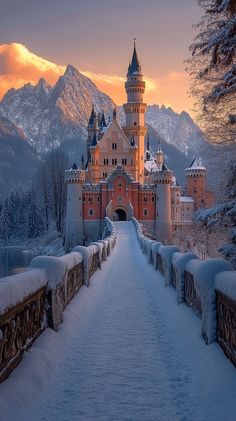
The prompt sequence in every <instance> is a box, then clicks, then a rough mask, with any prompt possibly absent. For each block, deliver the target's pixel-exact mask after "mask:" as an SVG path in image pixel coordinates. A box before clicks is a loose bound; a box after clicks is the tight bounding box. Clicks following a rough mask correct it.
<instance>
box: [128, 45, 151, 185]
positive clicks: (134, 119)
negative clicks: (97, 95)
mask: <svg viewBox="0 0 236 421" xmlns="http://www.w3.org/2000/svg"><path fill="white" fill-rule="evenodd" d="M125 89H126V93H127V103H126V104H124V105H123V108H124V112H125V115H126V125H125V127H124V128H123V130H124V132H125V134H126V136H127V137H128V138H129V139H130V138H132V136H134V139H135V143H136V145H137V147H138V162H137V167H138V168H137V174H138V179H137V180H136V181H140V182H141V183H143V182H144V159H145V149H144V138H145V134H146V131H147V128H146V127H145V111H146V108H147V104H144V103H143V95H144V92H145V82H144V80H143V74H142V71H141V66H140V62H139V60H138V55H137V51H136V45H135V41H134V50H133V56H132V60H131V63H130V64H129V67H128V72H127V81H126V83H125Z"/></svg>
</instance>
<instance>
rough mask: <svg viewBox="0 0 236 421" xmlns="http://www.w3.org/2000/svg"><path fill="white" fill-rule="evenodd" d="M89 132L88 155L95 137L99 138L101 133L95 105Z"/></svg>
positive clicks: (88, 128)
mask: <svg viewBox="0 0 236 421" xmlns="http://www.w3.org/2000/svg"><path fill="white" fill-rule="evenodd" d="M87 130H88V140H87V153H88V151H89V148H90V146H92V143H93V139H94V135H95V136H96V137H97V136H98V133H99V126H98V117H97V114H96V113H95V111H94V105H93V106H92V111H91V115H90V118H89V123H88V127H87Z"/></svg>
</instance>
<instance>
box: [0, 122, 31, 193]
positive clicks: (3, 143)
mask: <svg viewBox="0 0 236 421" xmlns="http://www.w3.org/2000/svg"><path fill="white" fill-rule="evenodd" d="M0 157H1V160H0V196H3V195H4V194H5V193H7V192H8V191H9V190H11V188H21V187H25V186H26V185H28V184H29V180H32V176H33V174H34V171H35V168H36V167H37V163H38V157H37V154H36V153H35V151H34V149H33V148H32V146H31V145H30V144H29V142H28V140H27V139H26V137H25V135H24V133H23V131H22V130H21V129H20V128H19V127H17V126H16V125H15V124H14V123H12V122H11V121H10V120H9V119H7V118H5V117H3V116H1V115H0Z"/></svg>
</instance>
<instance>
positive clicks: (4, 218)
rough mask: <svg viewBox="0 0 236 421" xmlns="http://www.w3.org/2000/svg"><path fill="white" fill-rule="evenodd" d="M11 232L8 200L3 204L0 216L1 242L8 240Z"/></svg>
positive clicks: (11, 223) (11, 225) (11, 224)
mask: <svg viewBox="0 0 236 421" xmlns="http://www.w3.org/2000/svg"><path fill="white" fill-rule="evenodd" d="M12 230H13V222H12V214H11V210H10V206H9V200H8V199H6V200H5V201H4V203H3V206H2V210H1V215H0V237H1V239H2V240H4V241H7V240H9V238H10V236H11V234H12Z"/></svg>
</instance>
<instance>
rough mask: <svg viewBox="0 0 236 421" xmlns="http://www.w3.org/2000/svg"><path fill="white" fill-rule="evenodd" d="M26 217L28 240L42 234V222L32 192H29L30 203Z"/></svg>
mask: <svg viewBox="0 0 236 421" xmlns="http://www.w3.org/2000/svg"><path fill="white" fill-rule="evenodd" d="M27 216H28V218H27V220H28V224H27V225H28V238H35V237H39V236H40V235H41V234H42V233H43V221H42V219H41V217H40V215H39V212H38V209H37V206H36V201H35V194H34V192H33V191H32V192H31V202H30V205H29V210H28V215H27Z"/></svg>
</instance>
